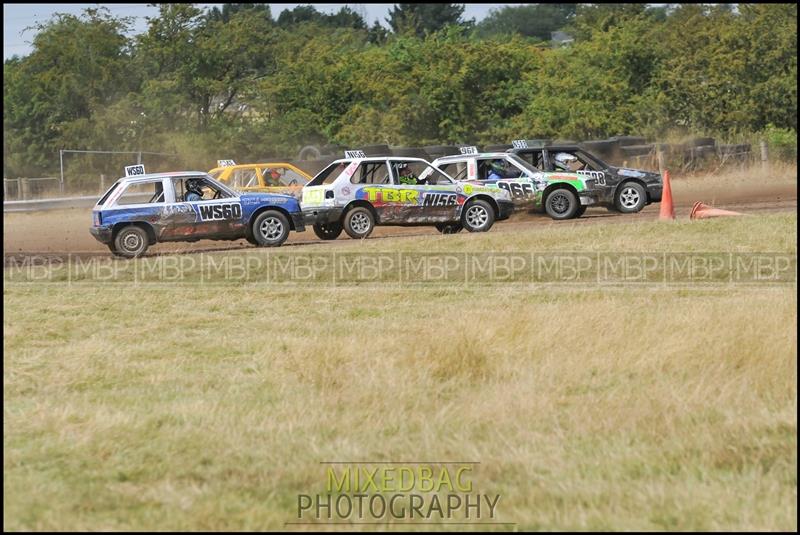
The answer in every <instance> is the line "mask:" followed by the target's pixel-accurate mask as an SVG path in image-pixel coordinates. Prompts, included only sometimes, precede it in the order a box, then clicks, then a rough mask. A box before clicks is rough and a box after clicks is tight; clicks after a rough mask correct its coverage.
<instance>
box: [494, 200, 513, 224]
mask: <svg viewBox="0 0 800 535" xmlns="http://www.w3.org/2000/svg"><path fill="white" fill-rule="evenodd" d="M497 208H498V210H497V211H498V212H499V213H498V214H497V220H498V221H502V220H503V219H508V218H509V217H511V214H512V213H514V202H513V201H503V200H500V201H497Z"/></svg>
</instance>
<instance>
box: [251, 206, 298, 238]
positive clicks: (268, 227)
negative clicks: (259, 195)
mask: <svg viewBox="0 0 800 535" xmlns="http://www.w3.org/2000/svg"><path fill="white" fill-rule="evenodd" d="M250 232H252V234H253V238H254V239H255V240H256V243H257V244H258V245H260V246H262V247H277V246H279V245H280V244H282V243H283V242H285V241H286V238H288V237H289V220H288V219H286V216H285V215H283V214H282V213H280V212H278V211H276V210H267V211H265V212H261V213H260V214H258V217H256V218H255V220H254V221H253V225H252V227H251V229H250Z"/></svg>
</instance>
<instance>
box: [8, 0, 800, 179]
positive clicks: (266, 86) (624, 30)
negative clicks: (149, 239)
mask: <svg viewBox="0 0 800 535" xmlns="http://www.w3.org/2000/svg"><path fill="white" fill-rule="evenodd" d="M462 17H463V6H461V5H458V4H436V5H428V4H397V5H396V6H395V8H394V9H393V10H392V12H391V14H390V18H389V22H390V25H391V26H392V31H389V30H387V29H385V28H383V27H381V26H380V25H377V26H375V25H373V26H372V27H368V26H367V24H366V22H365V21H364V19H363V17H362V16H361V15H360V14H358V13H357V12H355V11H352V10H350V9H349V8H346V7H345V8H342V9H340V10H339V11H338V12H335V13H332V14H328V13H321V12H319V11H317V10H316V9H315V8H313V7H311V6H298V7H297V8H295V9H292V10H288V11H284V12H283V13H282V14H281V15H280V16H279V17H278V19H277V20H275V19H273V18H272V15H271V12H270V9H269V6H268V5H267V4H225V5H223V6H222V8H213V9H211V10H208V11H204V10H201V9H199V8H197V7H195V6H193V5H191V4H160V5H159V14H158V16H156V17H153V18H152V19H150V20H149V21H148V30H147V31H146V32H145V33H144V34H142V35H139V36H136V37H129V36H128V30H129V23H130V21H128V20H126V19H124V18H114V17H111V16H110V15H109V13H108V12H107V11H106V10H103V9H91V10H87V11H86V13H85V14H84V15H83V16H81V17H75V16H72V15H59V16H57V17H55V18H54V19H53V20H51V21H50V22H48V23H46V24H44V25H42V26H41V28H39V30H40V31H39V33H38V34H37V35H36V37H35V39H34V51H33V52H32V53H31V54H30V55H29V56H26V57H24V58H12V59H10V60H7V61H6V62H5V63H4V67H3V72H4V86H3V100H4V114H3V125H4V133H5V136H4V155H5V158H4V168H5V171H6V174H7V176H17V175H20V174H27V175H29V176H30V175H36V174H42V173H46V172H52V171H53V169H54V167H57V162H58V159H57V154H58V149H59V148H67V147H69V148H101V149H102V148H109V149H110V148H116V149H126V150H155V151H158V152H165V151H168V152H172V151H176V152H179V153H181V154H183V155H185V156H186V159H187V161H189V162H203V164H200V163H198V164H196V165H201V167H202V165H210V164H212V163H213V162H214V161H215V160H216V159H217V158H218V157H219V158H221V157H225V158H234V159H242V160H246V159H257V158H264V157H272V156H280V155H290V154H294V153H296V151H297V149H298V148H299V147H301V146H303V145H306V144H310V143H315V144H325V143H339V144H347V145H358V144H367V143H388V144H395V145H400V144H405V145H424V144H437V143H454V142H468V143H489V142H501V141H508V140H510V139H513V138H518V137H539V136H548V137H562V138H574V139H590V138H600V137H606V136H609V135H616V134H625V133H636V134H642V135H649V136H662V135H664V134H667V133H669V132H675V131H682V132H696V133H707V134H712V135H721V136H725V135H737V134H741V133H748V132H757V131H762V130H765V129H770V130H769V131H771V132H774V131H781V132H784V131H786V132H791V131H796V127H797V83H796V79H797V6H796V5H795V4H739V5H738V6H737V9H731V8H730V7H729V6H726V5H679V6H675V7H673V8H670V9H669V10H667V9H665V8H663V7H650V6H648V5H647V4H626V5H624V6H616V7H615V6H614V5H611V4H604V5H596V6H587V5H577V6H576V5H574V4H565V5H553V4H533V5H526V6H519V7H505V8H501V9H498V10H495V11H493V12H492V14H491V15H490V16H489V17H487V19H485V20H484V21H483V22H481V23H480V24H478V25H477V26H474V27H473V26H472V25H471V24H469V22H465V21H463V20H462ZM376 24H377V23H376ZM558 28H562V29H564V28H567V29H569V30H570V31H572V32H574V34H575V35H576V36H577V39H576V41H575V43H573V44H572V45H570V46H567V47H560V48H551V47H549V46H547V44H546V43H543V40H546V39H547V38H548V36H549V32H550V31H553V30H554V29H558Z"/></svg>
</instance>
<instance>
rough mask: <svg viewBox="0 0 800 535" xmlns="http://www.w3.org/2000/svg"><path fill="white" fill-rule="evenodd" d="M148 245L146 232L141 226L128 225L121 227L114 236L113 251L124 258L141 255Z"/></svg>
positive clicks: (148, 240)
mask: <svg viewBox="0 0 800 535" xmlns="http://www.w3.org/2000/svg"><path fill="white" fill-rule="evenodd" d="M149 245H150V239H149V238H148V237H147V232H146V231H145V230H144V229H143V228H142V227H137V226H136V225H129V226H127V227H123V228H122V229H120V230H119V232H117V235H116V236H115V237H114V250H115V251H114V252H115V254H117V255H119V256H124V257H125V258H138V257H140V256H142V255H143V254H144V253H145V251H147V247H149Z"/></svg>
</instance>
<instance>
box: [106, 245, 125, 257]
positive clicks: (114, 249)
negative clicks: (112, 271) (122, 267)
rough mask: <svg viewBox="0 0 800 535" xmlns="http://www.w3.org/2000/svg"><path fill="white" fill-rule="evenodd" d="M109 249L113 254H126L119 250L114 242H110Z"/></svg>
mask: <svg viewBox="0 0 800 535" xmlns="http://www.w3.org/2000/svg"><path fill="white" fill-rule="evenodd" d="M108 250H109V251H111V254H113V255H114V256H124V255H123V254H122V253H120V252H119V251H117V248H116V247H115V246H114V244H113V243H109V244H108Z"/></svg>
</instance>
